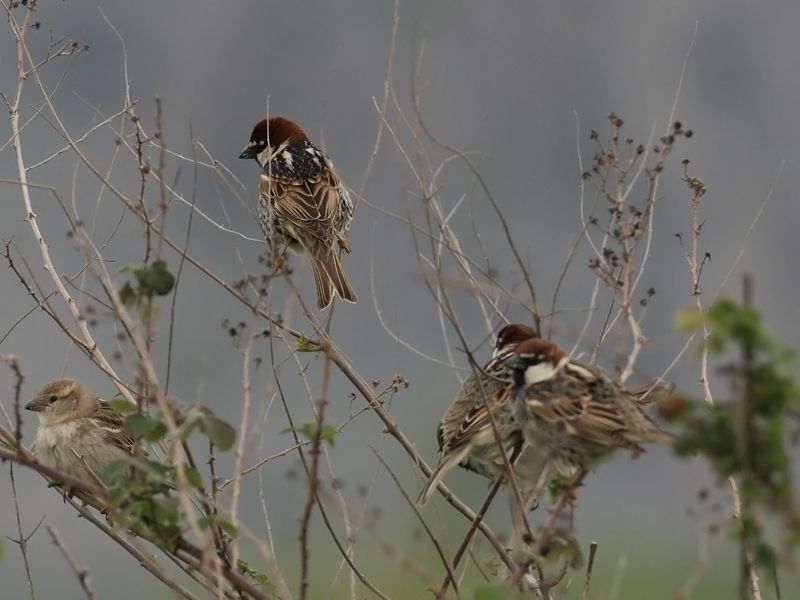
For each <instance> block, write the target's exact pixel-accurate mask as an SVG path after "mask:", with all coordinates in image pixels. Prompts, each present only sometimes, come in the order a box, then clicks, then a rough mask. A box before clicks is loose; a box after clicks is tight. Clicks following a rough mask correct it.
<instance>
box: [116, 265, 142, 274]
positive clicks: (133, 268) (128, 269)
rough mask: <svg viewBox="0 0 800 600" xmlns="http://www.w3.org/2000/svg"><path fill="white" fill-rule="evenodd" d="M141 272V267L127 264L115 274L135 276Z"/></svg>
mask: <svg viewBox="0 0 800 600" xmlns="http://www.w3.org/2000/svg"><path fill="white" fill-rule="evenodd" d="M141 270H142V267H141V265H138V264H136V263H128V264H127V265H122V266H121V267H120V268H119V269H117V274H119V275H122V274H123V273H133V274H134V275H136V274H137V273H138V272H139V271H141Z"/></svg>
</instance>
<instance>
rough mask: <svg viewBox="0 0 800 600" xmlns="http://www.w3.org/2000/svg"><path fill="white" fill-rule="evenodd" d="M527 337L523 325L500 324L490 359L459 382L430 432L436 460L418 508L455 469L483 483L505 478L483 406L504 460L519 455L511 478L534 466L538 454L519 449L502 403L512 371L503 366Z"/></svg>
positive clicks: (508, 409) (519, 434) (518, 433)
mask: <svg viewBox="0 0 800 600" xmlns="http://www.w3.org/2000/svg"><path fill="white" fill-rule="evenodd" d="M532 337H534V338H535V337H536V332H535V331H534V330H533V329H532V328H530V327H528V326H527V325H521V324H511V325H506V326H505V327H503V329H501V330H500V332H499V333H498V334H497V340H496V342H495V345H494V349H493V352H492V359H491V360H490V361H489V362H488V363H487V364H486V365H485V366H484V367H483V368H482V369H479V370H477V375H476V371H473V372H472V373H471V374H470V375H469V377H467V378H466V379H465V380H464V383H463V384H462V386H461V389H460V390H459V392H458V395H457V396H456V398H455V400H453V402H452V404H450V406H449V407H448V409H447V411H446V412H445V414H444V416H443V417H442V421H441V423H440V424H439V427H438V429H437V431H436V438H437V440H438V441H439V460H438V462H437V464H436V468H435V469H434V470H433V473H432V474H431V476H430V478H429V479H428V482H427V483H426V485H425V487H424V489H423V490H422V493H421V494H420V496H419V499H418V500H417V504H418V505H419V506H424V505H425V504H426V503H427V502H428V500H429V499H430V497H431V495H432V494H433V491H434V490H435V489H436V485H437V484H438V483H439V481H441V479H442V477H444V475H445V474H446V473H447V472H448V471H449V470H450V469H452V468H453V467H454V466H456V465H459V466H461V467H463V468H465V469H467V470H470V471H474V472H476V473H478V474H480V475H483V476H484V477H487V478H489V479H497V478H498V477H501V476H504V475H505V464H504V461H503V455H502V452H501V450H500V448H499V446H498V445H497V440H496V438H495V434H494V429H493V428H492V422H491V419H490V418H489V413H488V412H487V410H486V405H487V404H488V406H489V408H490V410H491V414H492V417H494V421H495V424H496V426H497V432H498V434H499V436H500V438H501V439H502V440H503V447H504V450H505V452H506V456H507V457H509V458H511V456H512V455H513V454H515V453H516V454H517V455H518V456H519V458H518V459H517V461H515V468H514V471H515V478H517V480H518V481H520V480H522V479H524V472H526V471H528V470H534V469H535V467H534V466H533V465H530V463H531V461H533V462H536V461H537V459H538V456H539V454H540V453H539V452H537V451H536V449H535V448H532V447H530V446H527V447H525V448H524V449H523V446H524V444H525V440H524V437H523V435H522V431H521V429H520V428H519V426H518V425H517V423H516V421H515V419H514V413H513V410H512V408H511V405H510V403H509V402H508V391H509V389H510V388H511V384H512V379H513V378H512V372H511V370H510V369H508V368H507V367H506V366H505V365H504V362H503V361H504V359H505V358H507V357H508V356H510V354H511V352H512V351H513V350H514V348H515V347H516V346H517V344H519V343H520V342H522V341H523V340H526V339H529V338H532ZM484 398H485V399H486V402H485V403H484ZM520 452H521V454H520ZM533 483H535V482H533Z"/></svg>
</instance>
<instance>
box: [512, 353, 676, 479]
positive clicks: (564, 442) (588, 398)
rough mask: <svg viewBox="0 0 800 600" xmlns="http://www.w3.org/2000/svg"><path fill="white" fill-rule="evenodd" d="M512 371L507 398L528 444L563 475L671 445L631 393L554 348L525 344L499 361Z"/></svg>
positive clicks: (597, 370)
mask: <svg viewBox="0 0 800 600" xmlns="http://www.w3.org/2000/svg"><path fill="white" fill-rule="evenodd" d="M503 364H504V366H505V367H506V368H508V369H510V370H512V371H513V380H514V384H513V387H512V389H511V393H510V398H511V403H512V404H513V406H514V411H513V412H514V414H515V416H516V419H517V421H518V422H519V423H520V426H521V427H522V430H523V433H524V436H525V440H526V441H527V442H528V444H530V445H533V446H536V447H539V448H543V449H545V450H546V451H547V453H548V454H549V457H550V460H551V461H552V463H553V465H554V466H555V467H556V468H557V469H558V470H560V471H562V472H563V473H572V472H575V471H576V470H587V469H590V468H592V467H593V466H595V465H596V464H597V463H598V462H599V461H600V460H601V459H602V458H604V457H605V456H607V455H608V454H610V453H611V452H612V451H613V450H615V449H618V448H627V449H630V450H632V451H633V452H634V454H635V455H637V454H638V453H639V452H641V451H642V450H643V449H642V447H641V446H640V444H643V443H651V442H652V443H662V444H671V443H673V441H674V436H672V434H670V433H668V432H666V431H664V430H663V429H661V428H659V427H658V425H656V424H655V423H654V422H653V421H652V420H651V419H650V417H648V416H647V415H646V414H645V413H644V411H643V410H642V407H641V402H640V401H639V400H638V398H637V394H636V393H635V392H632V391H629V390H626V389H625V388H623V387H622V386H620V385H618V384H616V383H614V382H613V381H611V379H609V377H608V376H607V375H606V374H605V373H603V371H601V370H600V369H599V368H597V367H592V366H587V365H582V364H579V363H576V362H573V361H571V360H569V357H568V356H567V354H566V353H565V352H564V351H563V350H562V349H561V348H559V347H558V346H557V345H556V344H554V343H553V342H550V341H548V340H543V339H539V338H535V339H529V340H525V341H523V342H522V343H520V344H519V345H517V346H516V348H515V349H514V350H513V351H512V352H511V353H509V354H507V355H506V356H505V358H504V359H503Z"/></svg>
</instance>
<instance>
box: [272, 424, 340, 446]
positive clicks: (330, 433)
mask: <svg viewBox="0 0 800 600" xmlns="http://www.w3.org/2000/svg"><path fill="white" fill-rule="evenodd" d="M290 431H296V432H297V433H299V434H301V435H303V436H305V437H306V438H308V439H309V440H313V439H315V438H316V437H317V432H318V431H319V430H318V428H317V422H316V421H306V422H305V423H303V424H302V425H300V426H299V427H295V428H294V429H292V428H291V427H287V428H286V429H283V430H281V433H288V432H290ZM338 433H339V432H338V431H337V430H336V427H334V426H333V425H328V424H327V423H323V424H322V431H321V432H319V437H320V439H321V440H322V441H324V442H327V443H329V444H330V445H331V446H333V445H334V442H335V441H336V435H337V434H338Z"/></svg>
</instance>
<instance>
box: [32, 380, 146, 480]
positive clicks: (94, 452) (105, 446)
mask: <svg viewBox="0 0 800 600" xmlns="http://www.w3.org/2000/svg"><path fill="white" fill-rule="evenodd" d="M25 408H26V409H28V410H31V411H34V412H36V413H38V415H39V428H38V429H37V430H36V440H35V441H34V445H33V448H32V451H33V455H34V456H35V457H36V458H37V459H38V460H40V461H41V462H42V463H44V464H45V465H47V466H49V467H53V468H55V469H58V470H59V471H63V472H65V473H67V474H68V475H71V476H73V477H75V478H77V479H80V480H82V481H85V482H86V483H90V484H95V482H96V481H97V478H100V480H101V481H104V483H108V482H107V481H105V480H104V471H105V469H106V467H108V466H109V465H110V464H111V463H113V462H115V461H118V460H124V459H127V458H129V457H131V456H136V455H138V454H139V453H140V452H143V451H142V450H138V448H137V444H136V443H135V441H134V439H133V438H132V437H130V436H129V435H128V434H126V433H125V415H124V414H123V413H122V412H120V411H118V410H116V409H115V408H112V407H111V406H110V405H109V404H108V403H107V402H106V401H105V400H101V399H100V398H97V397H96V396H94V395H93V394H92V393H91V392H89V390H87V389H86V387H84V386H83V385H82V384H81V383H80V382H78V381H76V380H74V379H68V378H65V379H56V380H55V381H51V382H50V383H48V384H47V385H45V386H44V387H43V388H42V389H41V390H39V392H38V393H37V394H36V396H35V397H34V398H33V400H31V401H30V402H28V404H26V405H25Z"/></svg>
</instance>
